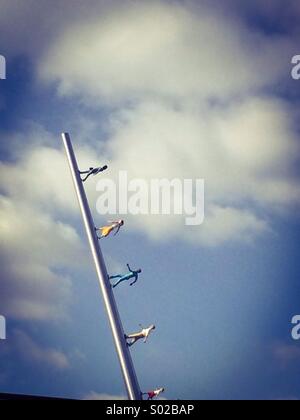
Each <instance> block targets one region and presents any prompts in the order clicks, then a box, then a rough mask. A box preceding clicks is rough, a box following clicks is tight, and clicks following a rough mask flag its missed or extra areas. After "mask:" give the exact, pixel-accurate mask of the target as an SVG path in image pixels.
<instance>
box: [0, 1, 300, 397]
mask: <svg viewBox="0 0 300 420" xmlns="http://www.w3.org/2000/svg"><path fill="white" fill-rule="evenodd" d="M0 6H1V15H0V54H1V55H3V56H4V57H5V59H6V64H7V69H6V72H7V78H6V80H0V178H1V184H0V232H1V235H0V240H1V242H0V262H1V265H0V267H1V270H0V315H3V316H5V317H6V320H7V340H5V341H0V366H1V369H0V392H14V393H26V394H38V395H49V396H61V397H69V398H79V399H106V398H111V399H121V398H124V396H125V391H124V386H123V383H122V379H121V375H120V369H119V366H118V361H117V357H116V354H115V351H114V347H113V343H112V338H111V333H110V330H109V327H108V323H107V319H106V315H105V313H104V309H103V303H102V298H101V295H100V291H99V286H98V282H97V278H96V274H95V271H94V268H93V265H92V260H91V256H90V252H89V249H88V244H87V240H86V236H85V232H84V229H83V226H82V221H81V218H80V213H79V209H78V205H77V202H76V197H75V193H74V189H73V186H72V182H71V177H70V174H69V170H68V166H67V161H66V157H65V154H64V151H63V148H62V142H61V138H60V134H61V133H62V132H65V131H67V132H70V134H71V136H72V140H73V143H74V148H75V151H76V154H77V158H78V161H79V165H80V167H81V168H83V169H85V168H89V167H90V166H93V165H97V164H99V163H100V164H106V163H107V164H108V165H109V168H110V170H109V172H107V173H106V174H105V176H108V177H109V178H110V179H113V180H117V178H118V173H119V171H120V170H126V171H127V172H128V175H129V177H130V178H131V179H135V178H139V179H144V180H146V181H151V180H152V179H153V178H158V179H161V178H168V179H174V178H179V179H204V180H205V220H204V223H203V224H202V225H201V226H196V227H195V226H194V227H187V226H185V224H184V219H183V216H182V217H181V216H178V217H171V216H163V215H162V216H150V215H136V216H132V215H128V216H126V223H125V227H124V228H123V230H122V231H121V232H120V234H119V235H118V236H117V237H115V238H109V239H107V240H106V241H103V252H104V256H105V259H106V262H107V266H108V270H109V272H110V273H111V274H115V273H117V272H122V271H124V272H126V264H127V263H130V264H131V265H132V266H134V267H141V268H142V269H143V273H142V276H141V278H140V282H139V283H137V285H136V286H135V287H133V288H130V287H127V286H126V285H122V286H120V287H119V288H118V289H116V291H115V294H116V300H117V303H118V305H119V309H120V313H121V315H122V319H123V323H124V328H125V330H126V331H128V332H132V331H136V330H137V329H138V328H139V324H143V325H150V324H152V323H154V324H156V327H157V328H156V330H155V333H154V334H153V335H152V336H151V338H150V340H149V342H148V343H147V344H145V345H144V344H143V343H139V344H137V345H136V346H134V347H133V348H132V350H131V352H132V356H133V359H134V362H135V365H136V370H137V374H138V377H139V381H140V385H141V388H142V390H145V391H147V390H150V389H153V388H156V387H160V386H164V387H165V388H166V392H165V394H164V397H165V398H167V399H182V400H184V399H268V400H277V399H299V398H300V385H299V374H300V342H297V341H294V340H293V339H292V337H291V329H292V325H291V320H292V318H293V316H295V315H297V314H299V313H300V306H299V293H300V283H299V274H300V264H299V262H298V261H299V258H298V252H297V251H298V248H299V235H300V220H299V216H298V215H299V204H300V188H299V177H300V174H299V169H298V168H299V157H300V139H299V133H300V126H299V121H300V119H299V103H300V81H296V80H293V78H292V77H291V71H292V64H291V59H292V57H293V56H295V55H297V54H300V44H299V40H300V31H299V21H300V6H299V2H298V1H296V0H285V1H283V0H272V1H271V0H260V1H258V0H254V1H248V0H247V1H243V2H240V1H237V0H224V1H222V2H219V1H216V0H212V1H211V0H210V1H208V0H198V1H193V0H190V1H189V0H187V1H184V0H177V1H176V0H173V1H172V0H154V1H151V2H149V1H146V0H140V1H134V0H131V1H130V0H125V1H124V0H123V1H119V0H113V1H108V0H88V1H83V0H73V1H71V0H52V1H50V0H26V1H25V0H0ZM96 181H97V180H96V179H94V178H91V180H89V182H88V183H87V184H86V190H87V194H88V197H89V201H90V204H91V209H92V212H93V215H94V218H95V221H96V223H97V224H99V225H103V224H104V223H105V221H106V218H105V216H101V215H100V214H99V213H98V212H97V209H96V203H97V199H98V198H99V192H97V190H96V184H97V182H96Z"/></svg>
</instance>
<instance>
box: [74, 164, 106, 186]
mask: <svg viewBox="0 0 300 420" xmlns="http://www.w3.org/2000/svg"><path fill="white" fill-rule="evenodd" d="M106 169H108V166H107V165H105V166H101V167H99V168H90V169H89V170H88V171H79V173H80V175H86V176H85V177H84V178H81V180H82V182H85V181H86V180H87V179H88V178H89V177H90V176H91V175H93V176H95V175H98V174H99V173H100V172H104V171H106Z"/></svg>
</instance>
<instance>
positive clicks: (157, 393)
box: [142, 388, 165, 401]
mask: <svg viewBox="0 0 300 420" xmlns="http://www.w3.org/2000/svg"><path fill="white" fill-rule="evenodd" d="M163 392H165V388H158V389H155V390H154V391H149V392H143V394H142V395H148V401H149V400H153V398H156V397H159V396H160V394H162V393H163Z"/></svg>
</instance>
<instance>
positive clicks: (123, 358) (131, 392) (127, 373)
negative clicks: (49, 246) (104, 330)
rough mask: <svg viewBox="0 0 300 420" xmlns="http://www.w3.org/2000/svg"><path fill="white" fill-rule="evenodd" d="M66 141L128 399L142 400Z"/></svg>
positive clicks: (67, 141)
mask: <svg viewBox="0 0 300 420" xmlns="http://www.w3.org/2000/svg"><path fill="white" fill-rule="evenodd" d="M62 138H63V142H64V146H65V149H66V153H67V158H68V162H69V165H70V169H71V174H72V178H73V182H74V186H75V190H76V194H77V198H78V202H79V206H80V210H81V213H82V217H83V221H84V226H85V229H86V232H87V236H88V240H89V244H90V247H91V251H92V255H93V259H94V263H95V266H96V271H97V275H98V279H99V283H100V288H101V291H102V295H103V299H104V304H105V308H106V312H107V315H108V319H109V323H110V327H111V330H112V334H113V339H114V343H115V347H116V350H117V354H118V357H119V361H120V365H121V370H122V374H123V378H124V381H125V386H126V390H127V394H128V398H129V399H130V400H141V399H142V394H141V390H140V387H139V383H138V380H137V376H136V373H135V369H134V366H133V362H132V358H131V355H130V352H129V349H128V346H127V343H126V339H125V334H124V330H123V326H122V322H121V319H120V315H119V312H118V309H117V304H116V301H115V298H114V295H113V292H112V288H111V285H110V282H109V278H108V275H107V269H106V266H105V262H104V259H103V255H102V251H101V247H100V244H99V240H98V238H97V234H96V231H95V224H94V221H93V218H92V214H91V210H90V207H89V204H88V200H87V198H86V194H85V191H84V188H83V182H82V180H81V177H80V173H79V169H78V165H77V161H76V157H75V154H74V150H73V146H72V142H71V139H70V136H69V134H68V133H63V134H62Z"/></svg>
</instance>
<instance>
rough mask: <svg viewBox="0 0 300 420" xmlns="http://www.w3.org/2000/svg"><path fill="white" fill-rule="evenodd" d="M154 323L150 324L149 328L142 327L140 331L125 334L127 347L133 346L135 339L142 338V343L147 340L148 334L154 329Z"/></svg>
mask: <svg viewBox="0 0 300 420" xmlns="http://www.w3.org/2000/svg"><path fill="white" fill-rule="evenodd" d="M141 327H142V325H141ZM155 328H156V327H155V325H150V327H149V328H143V327H142V331H140V332H138V333H134V334H129V335H126V340H128V342H127V344H128V346H129V347H131V346H133V345H134V344H135V343H136V342H137V341H139V340H142V339H144V343H146V342H147V340H148V338H149V335H150V334H151V333H152V331H154V330H155Z"/></svg>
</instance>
